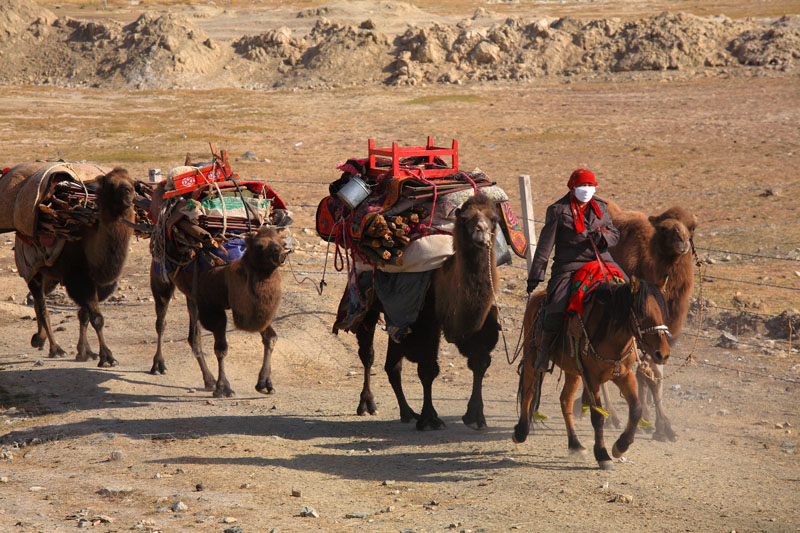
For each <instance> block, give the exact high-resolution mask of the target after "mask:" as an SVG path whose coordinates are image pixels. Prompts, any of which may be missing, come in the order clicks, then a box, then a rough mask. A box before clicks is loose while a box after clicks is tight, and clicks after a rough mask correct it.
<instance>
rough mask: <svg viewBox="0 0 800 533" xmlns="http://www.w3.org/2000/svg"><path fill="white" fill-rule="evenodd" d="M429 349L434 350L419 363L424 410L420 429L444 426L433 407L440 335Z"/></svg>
mask: <svg viewBox="0 0 800 533" xmlns="http://www.w3.org/2000/svg"><path fill="white" fill-rule="evenodd" d="M429 349H430V350H431V352H432V353H431V352H429V357H425V358H423V359H422V360H421V361H420V362H419V363H418V364H417V375H418V376H419V380H420V382H421V383H422V412H421V413H420V415H419V420H417V429H418V430H420V431H424V430H426V429H443V428H444V422H443V421H442V420H441V419H440V418H439V414H438V413H437V412H436V409H435V408H434V407H433V380H435V379H436V376H438V375H439V361H437V360H436V359H437V355H438V351H439V342H438V337H437V342H436V343H435V345H434V346H432V347H430V348H429Z"/></svg>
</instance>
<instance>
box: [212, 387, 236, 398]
mask: <svg viewBox="0 0 800 533" xmlns="http://www.w3.org/2000/svg"><path fill="white" fill-rule="evenodd" d="M235 394H236V393H234V392H233V391H232V390H231V389H223V390H215V391H214V398H231V397H233V396H234V395H235Z"/></svg>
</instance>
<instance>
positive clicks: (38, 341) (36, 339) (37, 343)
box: [31, 333, 52, 357]
mask: <svg viewBox="0 0 800 533" xmlns="http://www.w3.org/2000/svg"><path fill="white" fill-rule="evenodd" d="M31 346H32V347H33V348H38V349H40V350H41V349H42V348H44V337H40V336H39V334H38V333H34V334H33V337H31ZM50 357H52V355H51V356H50Z"/></svg>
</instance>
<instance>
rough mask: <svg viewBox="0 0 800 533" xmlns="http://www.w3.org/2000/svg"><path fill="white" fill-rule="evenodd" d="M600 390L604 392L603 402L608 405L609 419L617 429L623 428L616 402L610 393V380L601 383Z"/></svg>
mask: <svg viewBox="0 0 800 533" xmlns="http://www.w3.org/2000/svg"><path fill="white" fill-rule="evenodd" d="M600 390H601V391H602V392H603V404H604V405H605V406H606V410H607V411H608V419H609V420H610V421H611V424H612V425H613V426H614V427H615V428H616V429H619V428H621V427H622V423H621V422H620V421H619V415H618V414H617V410H616V409H614V404H613V403H612V402H611V398H610V397H609V394H608V382H606V383H603V384H602V385H600Z"/></svg>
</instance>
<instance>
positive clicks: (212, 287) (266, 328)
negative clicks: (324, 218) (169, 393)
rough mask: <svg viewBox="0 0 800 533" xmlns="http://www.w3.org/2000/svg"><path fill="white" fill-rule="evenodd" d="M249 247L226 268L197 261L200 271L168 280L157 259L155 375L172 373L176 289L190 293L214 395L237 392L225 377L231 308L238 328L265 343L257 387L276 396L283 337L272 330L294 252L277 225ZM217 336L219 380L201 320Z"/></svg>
mask: <svg viewBox="0 0 800 533" xmlns="http://www.w3.org/2000/svg"><path fill="white" fill-rule="evenodd" d="M244 240H245V245H246V247H247V249H246V250H245V253H244V255H243V256H242V257H241V258H239V259H237V260H235V261H233V262H231V263H229V264H227V265H223V266H220V267H216V268H212V269H210V270H204V271H200V270H199V266H198V265H197V264H196V263H195V265H194V267H195V270H194V272H186V271H185V270H180V271H173V272H170V273H169V279H168V280H166V281H165V280H164V279H163V278H162V277H161V274H159V273H157V271H156V265H155V260H153V261H152V262H151V265H150V288H151V290H152V292H153V299H154V300H155V306H156V333H157V334H158V344H157V347H156V354H155V356H154V357H153V366H152V368H151V369H150V373H151V374H156V373H160V374H164V373H166V365H165V362H164V356H163V355H162V353H161V341H162V337H163V334H164V326H165V325H166V314H167V308H168V306H169V301H170V299H171V298H172V295H173V293H174V292H175V287H176V286H177V287H178V289H179V290H180V291H181V292H182V293H183V294H185V295H186V307H187V308H188V310H189V338H188V341H189V345H190V346H191V348H192V353H193V354H194V356H195V358H196V359H197V362H198V364H199V365H200V370H201V372H202V373H203V383H204V385H205V388H206V390H213V391H214V397H218V398H219V397H230V396H233V395H234V391H233V389H231V386H230V383H229V382H228V378H227V376H226V375H225V364H224V361H225V356H226V355H227V352H228V342H227V340H226V335H225V329H226V325H227V316H226V314H225V310H226V309H231V311H232V314H233V323H234V325H235V326H236V328H237V329H240V330H244V331H252V332H258V333H260V334H261V342H262V343H263V345H264V361H263V364H262V366H261V371H260V372H259V375H258V382H257V383H256V390H257V391H258V392H261V393H263V394H272V393H274V392H275V389H274V388H273V386H272V379H271V372H272V359H271V358H272V349H273V347H274V346H275V341H276V340H277V338H278V335H277V333H275V330H274V329H273V328H272V325H271V324H272V320H273V319H274V318H275V313H276V312H277V310H278V304H279V303H280V300H281V274H280V271H279V270H278V267H280V266H281V265H282V264H283V263H284V261H285V260H286V256H287V254H288V251H287V249H286V248H285V246H284V243H283V238H282V237H281V236H280V235H279V234H278V232H277V231H276V230H275V229H274V228H268V227H263V228H261V229H259V230H258V231H257V232H254V233H250V234H247V235H246V236H245V238H244ZM198 320H199V322H200V324H202V326H203V327H204V328H206V329H207V330H209V331H211V332H212V333H213V334H214V353H215V354H216V356H217V365H218V371H219V372H218V378H217V379H214V376H213V374H212V373H211V372H210V371H209V369H208V366H207V365H206V361H205V355H204V354H203V350H202V347H201V344H200V329H199V327H198V324H197V322H198Z"/></svg>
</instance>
